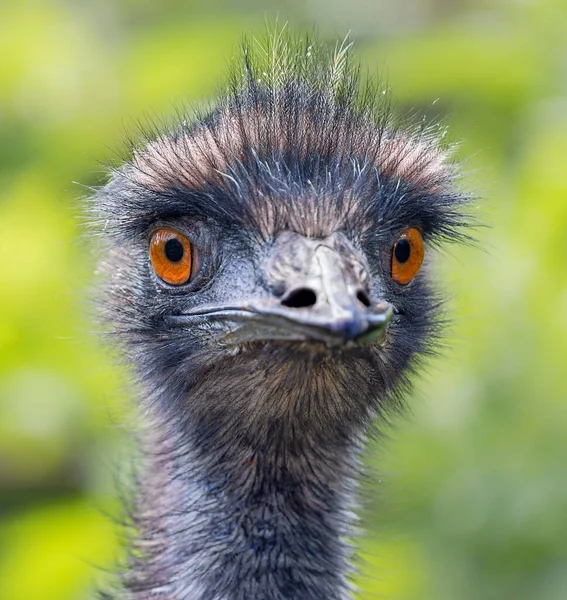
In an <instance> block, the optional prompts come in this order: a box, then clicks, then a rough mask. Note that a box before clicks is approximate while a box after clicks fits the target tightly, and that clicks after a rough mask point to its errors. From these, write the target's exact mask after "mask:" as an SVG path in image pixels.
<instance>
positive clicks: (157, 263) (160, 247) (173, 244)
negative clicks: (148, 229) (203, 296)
mask: <svg viewBox="0 0 567 600" xmlns="http://www.w3.org/2000/svg"><path fill="white" fill-rule="evenodd" d="M149 256H150V262H151V265H152V268H153V270H154V272H155V274H156V275H157V276H158V277H159V278H160V279H161V280H162V281H164V282H165V283H168V284H170V285H175V286H179V285H183V284H184V283H187V282H188V281H190V280H191V279H192V278H193V277H194V276H195V275H196V272H197V269H194V265H195V262H196V256H197V254H196V251H195V248H194V247H193V245H192V244H191V242H190V241H189V238H188V237H187V236H185V235H183V234H182V233H179V231H176V230H174V229H169V228H166V227H163V228H160V229H156V231H154V232H153V233H152V236H151V238H150V245H149Z"/></svg>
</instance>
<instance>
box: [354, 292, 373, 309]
mask: <svg viewBox="0 0 567 600" xmlns="http://www.w3.org/2000/svg"><path fill="white" fill-rule="evenodd" d="M356 297H357V298H358V301H359V302H360V303H361V304H364V306H366V307H368V306H370V304H371V302H370V298H369V297H368V294H367V293H366V292H365V291H364V290H359V291H358V293H357V294H356Z"/></svg>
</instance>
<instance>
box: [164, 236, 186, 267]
mask: <svg viewBox="0 0 567 600" xmlns="http://www.w3.org/2000/svg"><path fill="white" fill-rule="evenodd" d="M164 250H165V256H166V258H167V260H170V261H171V262H179V261H180V260H181V259H182V258H183V244H182V243H181V242H180V241H179V240H176V239H175V238H172V239H171V240H167V242H165V249H164Z"/></svg>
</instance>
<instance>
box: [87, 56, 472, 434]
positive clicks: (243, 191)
mask: <svg viewBox="0 0 567 600" xmlns="http://www.w3.org/2000/svg"><path fill="white" fill-rule="evenodd" d="M298 60H305V59H298ZM261 68H262V67H261V66H259V67H254V65H250V64H247V65H246V68H245V70H244V74H243V75H241V76H239V77H238V78H235V80H234V81H233V87H232V90H231V93H230V94H229V97H228V98H227V100H225V101H224V102H222V103H221V105H220V106H219V107H218V108H217V109H216V110H215V111H213V112H212V113H211V114H209V115H207V116H206V117H205V118H201V119H197V120H195V122H194V123H193V124H192V125H187V124H184V125H182V126H181V127H179V129H177V130H176V131H173V132H166V133H163V134H160V135H157V136H156V137H155V138H154V139H151V140H148V141H147V143H146V144H145V146H143V147H141V148H138V149H136V151H135V152H134V156H133V159H132V161H131V162H130V163H129V164H127V165H126V166H124V167H122V168H121V169H120V170H118V171H116V173H115V175H114V177H113V179H112V181H111V182H110V183H109V184H107V185H106V186H105V187H104V188H102V190H100V191H99V193H98V194H97V196H96V197H95V199H94V208H95V212H96V215H97V217H98V219H99V220H100V221H101V222H102V223H103V224H104V229H105V235H106V239H107V240H108V241H109V242H110V252H109V254H108V258H107V260H106V262H105V266H106V270H107V271H108V274H109V277H110V282H111V283H110V285H109V287H108V292H107V298H108V302H107V308H108V317H109V320H110V321H111V322H112V323H113V324H114V328H115V331H116V332H117V333H119V334H120V335H121V337H122V339H123V341H124V342H125V347H126V350H127V352H128V354H129V357H130V358H131V360H132V361H133V362H134V364H135V365H136V367H137V370H138V373H139V375H140V378H141V379H142V380H143V382H144V385H145V386H146V387H147V388H148V389H149V391H150V396H151V397H152V398H154V400H155V401H156V402H157V403H158V404H161V405H162V406H163V405H165V407H166V410H167V411H174V412H171V414H172V415H182V420H183V419H186V420H187V423H192V424H195V423H199V427H203V424H204V423H209V424H212V423H215V424H218V423H223V424H224V427H226V428H230V427H236V428H237V431H238V432H241V431H243V430H246V432H247V433H246V435H249V436H250V438H251V439H253V438H254V436H257V435H259V432H265V431H267V430H268V429H270V428H273V426H274V423H277V424H278V426H277V427H276V429H277V430H278V431H279V432H280V434H281V436H283V437H286V436H287V434H284V432H286V431H287V432H289V431H290V428H291V430H293V429H294V428H297V427H298V424H299V429H300V430H301V431H302V432H303V434H307V435H309V436H318V435H320V436H324V437H325V438H326V439H329V438H330V437H332V436H334V437H336V436H339V437H340V436H342V435H345V436H350V435H351V434H352V430H353V428H354V429H357V430H360V429H361V428H362V427H363V425H364V424H365V423H367V422H368V420H369V418H370V417H372V416H373V415H375V414H376V412H377V411H380V410H381V409H382V408H383V407H384V406H385V403H386V402H388V401H391V400H392V398H395V396H396V391H397V390H398V389H399V387H400V384H402V385H403V384H405V383H406V381H407V374H408V373H409V372H410V371H411V370H412V367H413V365H414V364H415V361H416V359H418V358H419V357H420V356H421V355H423V354H424V353H426V352H428V350H429V349H430V348H431V347H432V345H433V343H434V342H435V339H436V332H437V330H438V323H439V318H438V314H439V310H438V308H439V300H438V299H437V298H436V296H435V293H434V291H433V288H432V286H431V285H430V284H429V282H428V275H427V255H428V253H429V251H430V249H431V248H432V247H433V246H435V245H436V244H438V243H439V242H440V241H443V240H446V239H454V238H457V237H459V228H460V227H461V225H462V224H463V219H462V215H461V206H462V204H463V201H464V198H463V197H462V196H460V195H459V194H458V193H456V192H455V191H454V189H453V185H452V184H453V179H454V169H453V167H452V166H451V165H450V164H449V161H448V160H447V153H446V152H445V150H443V149H442V147H441V146H440V145H439V143H438V140H437V137H436V135H435V132H434V131H433V130H431V129H423V128H420V129H412V128H406V129H403V130H402V129H400V128H399V127H396V126H395V125H394V124H393V122H392V119H391V115H390V113H389V112H387V111H385V110H384V107H379V106H378V105H377V101H376V100H375V97H376V96H377V92H376V90H372V89H371V88H369V89H367V90H366V92H364V94H363V98H362V100H361V97H360V95H359V92H358V88H359V86H358V79H357V75H356V73H353V72H350V71H348V69H345V71H344V72H343V73H342V74H341V78H342V79H341V81H342V84H341V85H338V86H337V84H336V83H334V84H333V85H334V87H331V83H330V80H329V79H328V76H329V77H330V75H329V74H328V72H327V70H325V69H327V68H328V65H326V64H322V66H321V65H319V66H318V67H317V68H316V70H315V71H313V72H309V70H308V69H306V68H297V69H296V70H295V71H294V70H293V69H292V70H290V72H287V73H285V75H282V77H283V79H282V78H279V79H277V80H273V81H270V82H267V83H266V82H264V83H258V81H259V80H261V77H258V75H259V73H261V71H259V69H261ZM337 90H340V92H339V91H337ZM345 90H346V91H345ZM424 255H425V261H424V263H423V266H422V261H423V259H424ZM165 397H167V401H164V400H163V398H165ZM211 426H212V425H211Z"/></svg>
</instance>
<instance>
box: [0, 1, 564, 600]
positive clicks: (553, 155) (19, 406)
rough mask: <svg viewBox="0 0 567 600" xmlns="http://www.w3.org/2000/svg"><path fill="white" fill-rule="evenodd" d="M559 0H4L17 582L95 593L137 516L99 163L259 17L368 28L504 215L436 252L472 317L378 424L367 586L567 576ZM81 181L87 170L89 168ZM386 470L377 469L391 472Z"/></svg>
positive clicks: (537, 583) (480, 585)
mask: <svg viewBox="0 0 567 600" xmlns="http://www.w3.org/2000/svg"><path fill="white" fill-rule="evenodd" d="M566 11H567V8H566V5H565V2H564V0H541V1H538V0H500V1H497V2H489V1H488V0H459V1H454V2H448V1H447V0H428V1H422V0H398V1H397V2H392V1H387V0H376V1H371V0H349V1H347V0H328V1H326V0H303V1H301V0H296V1H293V2H288V3H283V2H279V3H278V2H275V1H274V2H268V1H264V2H261V1H260V0H243V1H242V2H231V1H229V0H212V1H211V2H209V3H204V2H196V1H185V2H182V1H181V0H167V1H164V2H161V3H160V2H150V1H149V0H146V1H135V0H121V1H116V2H115V1H111V0H103V1H95V0H81V1H79V0H76V1H75V2H71V1H70V0H68V1H66V2H65V1H63V0H60V1H56V0H52V1H49V0H43V1H41V0H24V1H17V0H3V2H2V4H1V5H0V599H1V600H86V599H87V598H92V597H93V589H94V588H93V584H94V583H96V582H97V581H98V582H103V581H105V579H106V574H105V571H104V568H106V567H109V566H111V565H112V563H113V561H114V559H116V558H117V557H118V556H119V548H120V540H119V536H118V535H117V531H116V530H115V528H114V526H113V523H112V521H111V520H110V518H109V517H108V516H107V513H108V512H110V513H115V512H116V511H117V506H118V501H117V500H116V486H115V485H114V478H115V475H116V474H120V473H127V472H128V470H129V468H128V467H124V464H125V463H127V462H128V459H127V458H128V456H129V447H130V442H129V441H128V436H127V434H126V433H124V430H123V428H122V427H121V424H122V423H126V425H127V424H128V422H129V421H130V420H131V418H132V413H131V409H130V398H129V397H128V386H127V381H126V379H125V378H124V375H123V373H121V372H120V371H119V369H117V368H116V367H115V366H114V365H113V364H112V361H111V359H110V358H109V357H108V355H107V354H106V353H105V351H104V350H103V349H102V348H101V346H100V344H99V342H98V340H97V335H96V333H95V329H96V327H95V325H94V324H93V322H92V321H91V320H90V317H89V313H90V312H91V310H90V307H89V304H88V296H89V281H90V280H91V276H92V272H93V268H94V256H93V247H92V246H91V244H90V241H89V239H88V238H85V237H81V228H80V220H79V218H78V215H79V212H80V210H79V205H80V201H79V198H80V197H81V195H83V194H84V193H85V190H84V188H83V187H82V185H91V184H96V183H100V182H102V181H103V180H104V175H103V168H102V167H101V163H104V162H108V161H114V160H115V151H116V150H120V149H121V148H122V147H123V146H122V140H123V138H124V135H125V132H126V131H128V130H133V129H135V127H136V123H137V122H138V121H139V120H145V119H147V118H154V117H155V116H156V115H157V116H164V117H166V118H167V117H168V116H171V115H173V114H174V112H175V108H176V107H178V106H180V105H182V104H184V105H186V104H188V103H189V104H190V103H204V102H206V101H207V100H208V99H210V98H211V97H212V95H213V94H214V92H215V90H216V89H217V87H218V85H219V84H220V83H221V82H222V77H223V73H224V71H225V69H226V65H227V64H228V62H229V61H230V58H231V56H232V55H233V53H234V51H235V50H236V48H237V44H238V41H239V39H240V38H241V36H242V34H243V33H246V32H249V31H261V30H262V29H263V27H264V20H265V18H266V17H267V18H268V19H272V20H273V19H274V18H275V17H276V15H277V14H278V13H279V19H280V22H281V21H282V20H285V19H290V21H291V23H292V25H293V26H294V27H296V28H297V29H311V28H312V26H313V25H317V26H318V28H319V29H320V31H322V33H323V35H324V36H326V37H327V36H329V37H332V35H333V34H335V33H338V34H339V35H340V36H344V35H345V34H346V33H347V31H348V30H349V29H350V30H352V32H353V37H354V38H355V39H356V40H357V44H356V47H357V49H358V50H357V53H358V55H359V56H360V58H361V59H362V61H363V63H364V65H365V66H368V68H369V70H370V72H371V73H375V72H381V73H382V74H383V76H385V78H386V79H387V81H388V84H389V86H390V87H391V90H392V94H393V97H395V98H396V102H397V104H398V106H399V107H400V109H402V110H404V109H408V108H411V107H417V108H418V109H420V110H422V111H424V112H425V113H426V114H427V116H428V117H432V116H438V117H441V118H443V120H444V121H445V122H446V123H447V124H448V125H449V126H450V132H451V136H452V138H454V139H455V140H462V142H461V144H460V146H459V148H458V152H459V154H460V156H462V157H463V158H464V159H465V161H464V168H465V170H466V174H465V180H464V183H463V184H464V185H465V186H466V187H467V188H468V189H472V190H474V191H475V192H476V193H477V194H478V196H479V200H478V202H475V206H477V207H478V208H477V212H478V215H479V217H480V218H481V220H483V221H484V222H485V223H487V224H489V225H490V228H484V229H481V230H479V231H478V234H477V235H478V238H479V244H478V246H479V247H478V248H476V249H474V248H472V249H471V248H467V249H449V251H448V252H447V253H445V254H443V255H440V256H439V257H438V258H437V264H438V267H437V269H436V273H438V276H439V279H440V280H441V281H442V282H443V286H444V289H445V290H446V292H447V294H448V295H450V296H451V298H452V312H453V316H454V319H455V325H454V327H453V329H452V331H451V333H450V335H449V338H448V339H449V340H450V342H451V345H450V349H449V350H447V352H446V356H445V357H444V358H441V359H438V360H436V361H434V362H433V363H432V364H431V366H430V369H429V370H428V372H427V374H425V375H424V376H423V378H422V379H421V380H420V381H418V382H417V386H416V393H415V394H414V397H413V398H412V399H411V401H410V404H411V406H412V411H411V414H410V415H409V417H408V418H407V419H405V420H400V421H398V422H397V423H396V427H395V429H394V430H392V431H391V433H390V438H389V439H388V440H384V441H383V442H381V443H380V444H376V445H375V447H374V448H373V450H372V453H371V456H370V457H369V463H370V466H371V467H372V468H373V469H376V470H377V471H378V472H379V473H380V475H377V476H376V478H375V479H376V480H377V481H376V483H375V484H373V485H372V486H371V489H369V490H368V492H367V495H369V496H370V497H371V498H372V500H371V507H370V509H369V510H368V514H367V516H366V520H367V522H368V526H369V528H370V529H371V530H372V531H373V532H377V533H375V534H373V535H371V536H368V538H367V539H365V540H364V541H363V543H362V547H363V559H364V560H363V563H364V564H363V569H362V571H363V572H362V574H361V576H360V577H359V583H360V585H361V586H362V589H363V590H364V591H363V592H361V594H360V597H361V598H364V599H370V598H397V599H401V598H404V599H409V600H457V599H458V600H469V599H478V600H492V599H494V600H507V599H510V600H534V599H537V600H560V599H563V598H566V597H567V517H566V515H567V476H566V473H567V394H566V389H567V373H566V371H567V364H566V363H567V268H566V264H567V241H566V240H567V33H566V32H567V14H566ZM74 182H79V183H74ZM378 480H379V481H378Z"/></svg>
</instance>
